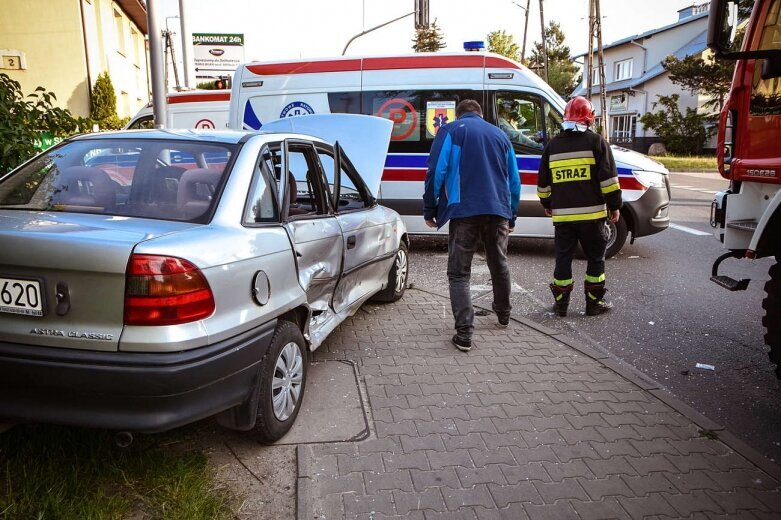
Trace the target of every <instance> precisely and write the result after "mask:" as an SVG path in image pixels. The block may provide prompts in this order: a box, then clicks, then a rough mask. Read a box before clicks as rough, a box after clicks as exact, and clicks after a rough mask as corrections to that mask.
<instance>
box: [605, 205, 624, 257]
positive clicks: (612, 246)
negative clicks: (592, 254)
mask: <svg viewBox="0 0 781 520" xmlns="http://www.w3.org/2000/svg"><path fill="white" fill-rule="evenodd" d="M606 222H607V224H606V227H607V232H606V234H607V248H606V249H605V258H611V257H613V256H615V255H616V254H618V252H619V251H621V248H622V247H624V243H625V242H626V236H627V234H629V230H628V229H627V227H626V219H625V218H624V216H623V215H621V218H619V219H618V222H616V223H615V224H613V223H612V222H610V221H609V220H608V221H606Z"/></svg>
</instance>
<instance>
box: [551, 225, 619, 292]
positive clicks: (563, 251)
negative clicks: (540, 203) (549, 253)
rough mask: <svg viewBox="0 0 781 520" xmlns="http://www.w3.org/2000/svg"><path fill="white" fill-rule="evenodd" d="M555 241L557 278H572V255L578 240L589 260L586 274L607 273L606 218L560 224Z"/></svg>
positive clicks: (554, 275) (555, 274)
mask: <svg viewBox="0 0 781 520" xmlns="http://www.w3.org/2000/svg"><path fill="white" fill-rule="evenodd" d="M553 241H554V245H555V248H556V268H555V269H554V271H553V277H554V278H555V279H556V280H569V279H570V278H572V255H573V254H574V253H575V248H576V247H577V246H578V242H580V246H581V247H582V248H583V254H584V255H586V261H587V262H588V263H587V266H586V274H587V275H588V276H594V277H598V276H601V275H603V274H604V273H605V248H606V247H607V236H606V230H605V221H604V220H597V221H594V222H578V223H572V224H558V225H557V226H556V233H555V235H554V240H553Z"/></svg>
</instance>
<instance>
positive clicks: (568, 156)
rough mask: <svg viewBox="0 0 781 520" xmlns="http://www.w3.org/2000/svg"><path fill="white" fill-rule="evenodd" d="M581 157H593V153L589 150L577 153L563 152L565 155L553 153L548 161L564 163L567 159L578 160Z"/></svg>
mask: <svg viewBox="0 0 781 520" xmlns="http://www.w3.org/2000/svg"><path fill="white" fill-rule="evenodd" d="M583 157H591V158H593V157H594V152H592V151H591V150H581V151H579V152H565V153H555V154H553V155H551V156H550V157H549V158H548V160H549V161H551V162H553V161H566V160H567V159H580V158H583Z"/></svg>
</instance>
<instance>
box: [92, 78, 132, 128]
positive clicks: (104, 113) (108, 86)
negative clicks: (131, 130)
mask: <svg viewBox="0 0 781 520" xmlns="http://www.w3.org/2000/svg"><path fill="white" fill-rule="evenodd" d="M90 117H91V118H92V119H93V121H95V122H96V123H97V124H98V125H99V126H100V128H102V129H104V130H119V129H121V128H123V127H124V126H125V125H126V124H127V122H128V120H129V118H125V119H120V118H119V116H117V94H116V93H115V92H114V85H113V84H112V83H111V78H110V77H109V75H108V72H102V73H100V74H99V75H98V79H96V80H95V85H94V86H93V87H92V99H91V100H90Z"/></svg>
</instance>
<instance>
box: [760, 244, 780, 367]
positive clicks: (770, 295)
mask: <svg viewBox="0 0 781 520" xmlns="http://www.w3.org/2000/svg"><path fill="white" fill-rule="evenodd" d="M780 262H781V257H779V256H777V257H776V263H775V264H773V265H772V266H771V267H770V273H769V274H770V280H768V281H767V282H765V294H766V296H765V299H764V300H762V308H763V309H765V315H764V316H763V317H762V325H764V326H765V343H766V344H767V346H769V347H770V353H769V354H768V356H769V357H770V361H771V362H772V363H775V364H776V377H777V378H779V379H781V263H780Z"/></svg>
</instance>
